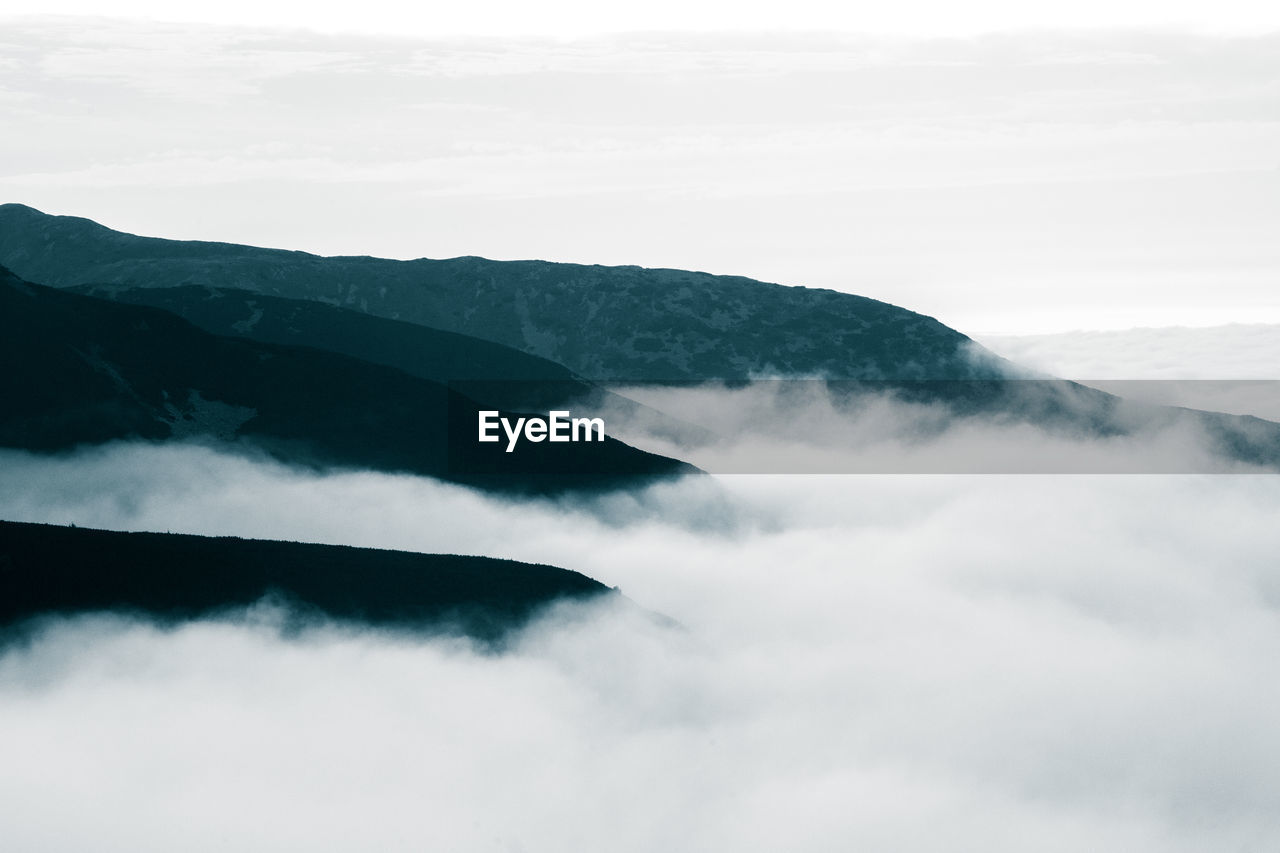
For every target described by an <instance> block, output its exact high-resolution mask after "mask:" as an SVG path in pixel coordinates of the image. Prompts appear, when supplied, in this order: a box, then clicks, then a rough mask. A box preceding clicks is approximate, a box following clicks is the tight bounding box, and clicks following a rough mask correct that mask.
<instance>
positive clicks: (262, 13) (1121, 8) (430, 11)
mask: <svg viewBox="0 0 1280 853" xmlns="http://www.w3.org/2000/svg"><path fill="white" fill-rule="evenodd" d="M6 7H7V9H6V13H7V14H8V15H21V14H40V15H83V16H94V15H111V16H113V17H122V18H124V17H129V18H148V19H153V20H162V21H182V22H188V23H204V24H219V25H225V24H230V25H236V26H250V27H283V28H307V29H315V30H320V31H325V32H332V33H366V34H367V33H378V34H384V35H397V36H407V37H437V36H442V35H483V36H530V35H533V36H550V37H556V38H577V37H582V36H591V35H600V34H605V33H618V32H636V31H663V32H728V31H733V32H750V31H763V32H777V31H783V30H785V31H819V32H833V31H839V32H860V33H879V34H898V35H912V36H967V35H974V34H977V33H988V32H997V31H1006V30H1018V29H1059V28H1121V27H1146V28H1163V27H1170V28H1179V29H1190V30H1197V31H1203V32H1217V33H1258V32H1268V31H1273V30H1275V29H1277V28H1280V7H1277V5H1276V4H1275V3H1267V2H1254V0H1218V2H1214V3H1205V2H1202V0H1163V2H1160V0H1075V2H1072V3H1052V4H1050V3H1028V2H1026V0H968V2H964V3H957V2H954V0H898V2H894V3H884V2H875V3H871V2H852V3H834V2H831V0H789V2H786V3H778V2H765V1H764V0H647V2H644V3H601V2H599V0H543V1H542V2H538V3H530V2H527V0H486V2H474V3H452V2H451V3H440V2H435V3H431V2H425V3H410V2H404V0H363V2H360V3H349V2H337V0H316V2H280V0H222V2H218V3H174V2H172V0H110V2H105V3H104V2H101V0H39V2H32V0H10V2H8V3H6Z"/></svg>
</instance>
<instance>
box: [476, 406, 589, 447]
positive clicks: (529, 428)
mask: <svg viewBox="0 0 1280 853" xmlns="http://www.w3.org/2000/svg"><path fill="white" fill-rule="evenodd" d="M479 417H480V425H479V432H480V435H479V440H480V441H482V442H493V441H501V440H502V436H501V435H500V434H499V432H498V431H499V429H501V431H502V432H504V433H506V436H507V453H510V452H511V451H513V450H515V447H516V443H517V442H518V441H519V440H520V438H521V437H522V436H523V437H524V438H526V439H528V440H529V441H533V442H539V441H604V418H575V417H571V416H570V413H569V412H567V411H558V412H548V413H547V416H546V417H545V418H536V417H535V418H516V419H515V422H514V423H513V422H512V421H511V419H510V418H504V417H502V416H501V415H500V414H499V413H498V412H497V411H481V412H480V413H479ZM593 434H594V436H595V437H594V438H593V437H592V436H593Z"/></svg>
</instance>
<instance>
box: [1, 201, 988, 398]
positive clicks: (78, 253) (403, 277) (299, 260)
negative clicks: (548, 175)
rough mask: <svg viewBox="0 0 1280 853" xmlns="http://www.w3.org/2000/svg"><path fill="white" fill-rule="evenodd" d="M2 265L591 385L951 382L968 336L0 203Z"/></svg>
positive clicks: (868, 310)
mask: <svg viewBox="0 0 1280 853" xmlns="http://www.w3.org/2000/svg"><path fill="white" fill-rule="evenodd" d="M0 264H3V265H5V266H8V267H9V268H11V269H13V270H14V271H15V272H17V273H18V274H20V275H22V276H24V277H25V278H28V279H31V280H34V281H40V282H43V283H46V284H49V285H52V286H56V287H71V286H75V285H83V284H117V285H126V286H129V287H173V286H177V285H204V286H211V287H218V288H223V287H231V288H239V289H243V290H250V291H254V292H256V293H262V294H266V295H272V296H282V297H287V298H296V299H311V300H317V301H321V302H327V303H329V304H332V305H341V306H344V307H349V308H353V309H356V310H359V311H363V312H366V313H369V314H373V315H376V316H379V317H388V318H392V319H399V320H405V321H408V322H413V323H418V324H421V325H426V326H432V327H435V328H439V329H444V330H447V331H453V332H460V333H463V334H466V335H471V336H475V337H478V338H483V339H485V340H489V341H495V342H498V343H502V344H506V345H507V346H511V347H514V348H516V349H519V350H522V351H523V352H526V353H531V354H534V355H537V356H541V357H543V358H548V359H551V360H552V361H555V362H557V363H559V364H563V365H565V366H566V367H568V368H570V369H571V370H572V371H574V372H575V373H577V374H578V375H579V376H582V377H585V378H587V379H591V380H602V381H603V380H624V381H625V380H641V379H676V380H687V379H695V380H696V379H735V378H736V379H745V378H750V377H759V376H804V377H819V376H820V377H828V378H850V379H883V378H901V379H945V378H968V377H972V376H976V375H985V376H992V375H996V374H995V371H997V370H998V367H995V366H994V364H995V362H994V360H993V362H992V364H988V365H987V366H985V367H980V368H979V367H975V365H974V363H973V361H972V360H971V358H970V355H969V353H970V351H971V348H972V346H973V345H972V342H971V341H970V340H969V339H968V338H967V337H965V336H964V335H962V334H960V333H959V332H956V331H955V330H953V329H949V328H947V327H946V326H944V325H942V324H941V323H939V322H937V321H936V320H934V319H932V318H929V317H925V316H922V315H920V314H916V313H914V312H911V311H907V310H905V309H902V308H898V307H895V306H893V305H888V304H886V303H883V302H878V301H876V300H873V299H867V298H864V297H860V296H853V295H850V294H845V293H838V292H835V291H831V290H815V289H810V288H804V287H782V286H779V285H774V284H766V283H763V282H759V281H753V280H751V279H747V278H740V277H736V276H715V275H708V274H706V273H700V272H689V271H683V270H662V269H642V268H639V267H602V266H582V265H576V264H556V263H547V262H543V261H489V260H485V259H483V258H474V257H466V258H453V259H450V260H429V259H419V260H415V261H394V260H384V259H380V258H369V257H335V258H325V257H318V256H316V255H310V254H307V253H304V252H291V251H283V250H276V249H260V248H253V247H248V246H237V245H232V244H227V243H207V242H194V241H177V240H163V239H157V238H149V237H136V236H133V235H130V234H123V233H120V232H116V231H112V230H111V229H109V228H105V227H103V226H101V225H98V224H96V223H94V222H91V221H89V220H87V219H80V218H76V217H67V216H49V215H46V214H43V213H41V212H39V211H36V210H34V209H32V208H29V207H25V206H23V205H17V204H7V205H0Z"/></svg>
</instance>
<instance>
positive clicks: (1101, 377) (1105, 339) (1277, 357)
mask: <svg viewBox="0 0 1280 853" xmlns="http://www.w3.org/2000/svg"><path fill="white" fill-rule="evenodd" d="M979 342H980V343H981V344H982V345H983V346H985V347H987V348H989V349H991V350H992V351H994V352H996V353H998V354H999V355H1002V356H1004V357H1005V358H1008V359H1010V360H1012V361H1014V362H1016V363H1018V364H1020V365H1022V366H1024V367H1027V368H1030V369H1032V370H1038V371H1041V372H1043V373H1046V374H1049V375H1052V376H1060V377H1063V378H1066V379H1075V380H1080V381H1083V382H1086V383H1088V384H1089V385H1091V386H1093V387H1096V388H1101V389H1103V390H1109V391H1114V392H1115V393H1117V394H1121V395H1123V396H1127V397H1130V398H1134V399H1142V400H1145V401H1146V402H1151V403H1160V404H1163V405H1180V406H1188V407H1192V408H1200V409H1208V410H1211V411H1216V412H1228V413H1231V414H1238V415H1245V414H1247V415H1255V416H1257V417H1261V418H1267V419H1269V420H1280V382H1277V381H1276V380H1280V325H1269V324H1265V323H1252V324H1246V323H1238V324H1232V325H1227V326H1209V327H1203V328H1196V327H1185V326H1175V327H1165V328H1136V329H1117V330H1106V331H1078V332H1063V333H1060V334H1054V335H1003V336H986V337H980V338H979ZM1133 380H1139V381H1133Z"/></svg>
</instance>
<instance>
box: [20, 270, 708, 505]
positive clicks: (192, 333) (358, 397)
mask: <svg viewBox="0 0 1280 853" xmlns="http://www.w3.org/2000/svg"><path fill="white" fill-rule="evenodd" d="M0 400H3V401H4V405H3V407H2V408H0V446H7V447H19V448H25V449H30V450H41V451H51V450H60V449H66V448H70V447H73V446H75V445H78V444H88V443H99V442H104V441H109V440H113V439H125V438H140V439H153V440H165V439H171V438H199V439H204V440H220V441H225V442H234V443H237V444H242V445H247V446H249V447H253V448H256V449H259V450H265V451H266V452H268V453H270V454H272V455H274V456H276V457H277V458H280V459H284V460H286V461H289V462H295V463H304V464H316V465H337V466H352V467H363V468H374V469H379V470H384V471H406V472H411V473H415V474H425V475H429V476H436V477H443V478H446V479H451V480H455V481H459V482H468V483H475V484H478V485H485V486H489V487H493V488H502V489H515V490H519V491H530V490H532V491H557V490H560V489H564V488H603V487H612V486H619V485H628V484H633V483H637V482H643V481H647V480H650V479H652V478H655V477H662V476H670V475H674V474H678V473H682V472H686V471H690V470H692V469H690V468H689V467H688V466H685V465H683V464H682V463H680V462H677V461H675V460H671V459H667V458H664V457H660V456H655V455H652V454H649V453H645V452H643V451H640V450H636V449H635V448H632V447H629V446H627V445H625V444H623V443H621V442H619V441H616V440H614V439H612V438H606V439H605V440H604V441H603V442H592V443H586V442H578V443H559V444H551V443H549V442H543V443H540V444H532V443H529V442H523V443H521V444H520V445H518V446H517V448H516V450H515V452H512V453H506V452H504V444H503V443H502V442H499V443H495V444H480V443H478V442H477V441H476V432H477V413H478V409H479V407H478V406H477V404H476V403H475V402H473V401H472V400H470V399H468V398H467V397H465V396H463V395H461V394H459V393H458V392H457V391H455V390H453V389H450V388H448V387H447V386H445V385H443V384H441V383H439V382H432V381H428V380H424V379H421V378H419V377H416V376H411V375H409V374H408V373H405V372H403V371H401V370H396V369H393V368H390V367H386V366H383V365H377V364H370V363H368V362H364V361H360V360H358V359H355V358H351V357H349V356H345V355H340V354H337V353H332V352H325V351H321V350H317V349H311V348H307V347H290V346H282V345H279V344H268V343H262V342H258V341H250V340H244V339H240V338H227V337H221V336H217V335H212V334H209V333H208V332H205V331H203V330H201V329H198V328H197V327H195V326H193V325H191V324H190V323H188V322H187V321H185V320H183V319H181V318H179V317H177V316H175V315H173V314H170V313H169V312H166V311H162V310H159V309H155V308H150V307H145V306H136V305H127V304H123V303H119V302H113V301H109V300H104V299H97V298H94V297H90V296H84V295H81V294H76V293H70V292H66V291H60V290H54V289H51V288H47V287H42V286H40V285H36V284H31V283H29V282H24V281H22V280H21V279H19V278H17V277H16V276H14V275H13V274H12V273H10V272H9V271H7V270H3V269H0ZM504 414H505V415H508V416H510V417H515V415H512V414H511V413H504Z"/></svg>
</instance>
